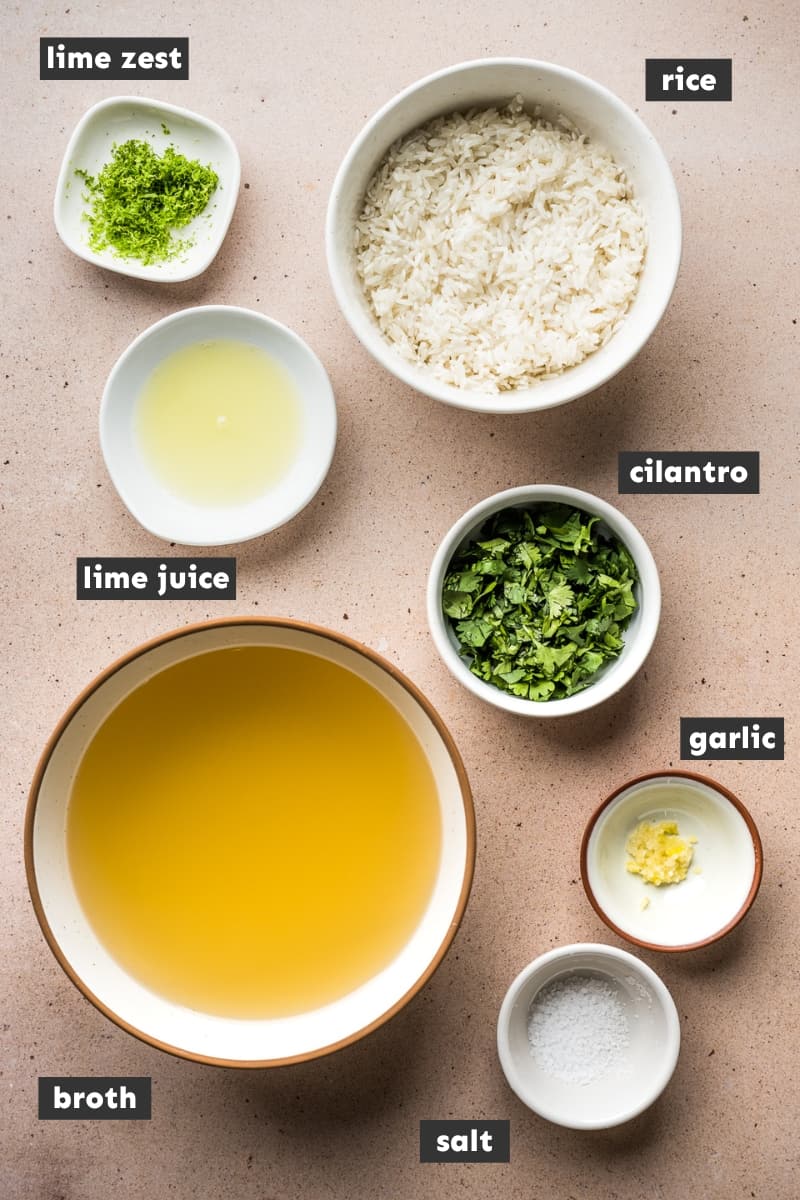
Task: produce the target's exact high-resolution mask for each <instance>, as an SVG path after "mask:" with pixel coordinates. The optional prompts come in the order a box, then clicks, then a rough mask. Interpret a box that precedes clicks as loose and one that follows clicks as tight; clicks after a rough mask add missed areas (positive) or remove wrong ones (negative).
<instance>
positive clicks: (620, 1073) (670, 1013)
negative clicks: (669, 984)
mask: <svg viewBox="0 0 800 1200" xmlns="http://www.w3.org/2000/svg"><path fill="white" fill-rule="evenodd" d="M680 1041H681V1034H680V1023H679V1020H678V1012H677V1009H676V1008H675V1002H674V1001H673V999H672V996H671V995H670V993H669V992H668V990H667V988H666V986H665V984H664V983H662V981H661V980H660V979H659V977H658V975H656V973H655V971H653V970H651V968H650V967H648V966H646V965H645V964H644V963H643V962H641V961H640V960H639V959H638V958H636V957H635V956H634V955H633V954H629V953H628V952H627V951H626V950H618V949H616V947H614V946H603V945H599V944H598V945H595V944H592V943H578V944H576V945H571V946H560V947H558V948H557V949H555V950H550V951H548V952H547V953H546V954H542V955H541V956H540V957H539V958H537V959H535V960H534V961H533V962H532V963H530V964H529V966H527V967H525V969H524V970H523V971H521V972H520V974H519V975H518V976H517V978H516V979H515V980H514V982H513V983H512V985H511V987H510V988H509V989H508V992H507V993H506V998H505V1000H504V1001H503V1004H502V1007H501V1009H500V1017H499V1019H498V1023H497V1049H498V1054H499V1055H500V1064H501V1066H502V1068H503V1071H504V1072H505V1076H506V1079H507V1080H508V1083H509V1085H510V1086H511V1088H512V1089H513V1090H514V1091H515V1092H516V1094H517V1095H518V1096H519V1098H520V1100H521V1101H522V1102H523V1104H526V1105H527V1106H528V1108H531V1109H533V1111H534V1112H535V1113H538V1114H539V1116H541V1117H545V1118H546V1119H547V1120H548V1121H553V1122H554V1123H555V1124H556V1125H565V1126H567V1128H570V1129H610V1128H611V1127H612V1126H614V1125H621V1124H623V1122H625V1121H630V1120H631V1119H632V1118H633V1117H636V1116H638V1115H639V1113H641V1112H643V1111H644V1110H645V1109H646V1108H648V1107H649V1106H650V1105H651V1104H652V1103H653V1101H654V1100H656V1099H657V1097H658V1096H660V1095H661V1093H662V1092H663V1090H664V1088H665V1087H666V1086H667V1084H668V1083H669V1081H670V1079H671V1077H672V1073H673V1071H674V1070H675V1064H676V1063H677V1061H678V1051H679V1049H680Z"/></svg>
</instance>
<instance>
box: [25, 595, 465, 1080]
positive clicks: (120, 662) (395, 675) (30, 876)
mask: <svg viewBox="0 0 800 1200" xmlns="http://www.w3.org/2000/svg"><path fill="white" fill-rule="evenodd" d="M233 626H245V627H247V626H270V627H273V628H280V629H287V628H288V629H294V630H298V631H300V632H302V633H310V634H312V635H313V636H316V637H321V638H325V639H328V640H329V641H332V642H335V643H337V644H338V645H341V646H344V647H345V648H346V649H348V650H351V651H354V652H355V653H356V654H360V655H361V656H362V657H364V658H366V659H368V660H369V661H370V662H372V663H374V664H375V665H376V666H378V667H380V668H382V669H383V670H384V671H385V672H386V673H387V674H388V675H389V676H390V677H391V678H392V679H393V680H394V681H395V682H396V683H399V684H400V686H401V687H403V688H405V690H406V691H407V692H408V693H409V694H410V696H411V697H412V699H414V700H415V701H416V702H417V704H418V705H419V706H420V707H421V708H422V710H423V712H424V713H425V715H426V716H427V717H428V719H429V720H430V721H431V723H432V724H433V726H434V728H435V729H436V732H437V733H438V735H439V737H440V738H441V739H442V742H443V744H444V748H445V750H446V752H447V754H448V757H449V758H450V761H451V762H452V764H453V767H454V770H455V773H456V778H457V780H458V786H459V791H460V794H461V800H462V803H463V806H464V820H465V826H466V852H465V861H464V874H463V878H462V883H461V890H460V893H459V897H458V903H457V905H456V908H455V910H454V912H453V915H452V917H451V919H450V924H449V926H448V929H447V932H446V934H445V936H444V939H443V940H442V942H441V944H440V945H439V948H438V950H437V951H436V953H435V955H434V956H433V958H432V959H431V961H430V962H429V963H428V966H427V967H426V968H425V970H424V971H423V973H422V974H421V975H420V976H419V978H418V979H417V980H416V981H415V982H414V983H413V984H412V986H411V987H410V988H409V989H408V990H407V991H406V992H405V993H404V994H403V995H402V996H401V997H400V998H399V999H398V1000H396V1001H395V1003H394V1004H393V1005H391V1007H390V1008H388V1009H387V1010H386V1011H385V1012H383V1013H381V1014H380V1015H379V1016H378V1017H376V1018H375V1020H373V1021H371V1022H370V1023H369V1024H368V1025H365V1026H363V1027H362V1028H360V1029H357V1030H355V1031H354V1032H353V1033H351V1034H349V1035H348V1036H347V1037H344V1038H341V1039H339V1040H338V1041H336V1042H332V1043H331V1044H330V1045H327V1046H321V1047H318V1048H317V1049H315V1050H312V1051H309V1052H307V1053H303V1054H295V1055H292V1056H290V1057H287V1058H272V1059H259V1060H252V1061H251V1060H242V1059H227V1058H217V1057H214V1056H213V1055H208V1054H201V1053H198V1052H196V1051H190V1050H186V1049H184V1048H183V1047H179V1046H173V1045H171V1044H170V1043H168V1042H164V1041H161V1040H160V1039H159V1038H156V1037H153V1036H152V1035H150V1034H148V1033H146V1032H145V1031H144V1030H142V1029H138V1028H136V1026H134V1025H132V1024H131V1023H130V1022H129V1021H126V1020H124V1019H123V1018H122V1017H120V1016H118V1014H117V1013H115V1012H114V1011H113V1010H112V1009H111V1008H110V1007H109V1006H108V1005H107V1004H105V1003H104V1001H102V1000H101V999H100V998H99V997H98V996H97V995H95V993H94V992H93V991H92V989H91V988H90V987H89V986H88V984H86V983H85V982H84V980H83V979H82V978H81V977H80V976H79V975H78V974H77V972H76V971H75V970H74V969H73V967H72V965H71V963H70V962H69V961H68V959H67V958H66V956H65V955H64V953H63V952H62V950H61V947H60V946H59V944H58V941H57V939H56V937H55V935H54V933H53V931H52V929H51V927H50V923H49V922H48V920H47V916H46V915H45V911H44V905H43V903H42V899H41V896H40V893H39V887H38V883H37V878H36V867H35V863H34V849H33V839H34V823H35V818H36V810H37V806H38V800H39V792H40V788H41V784H42V780H43V778H44V774H45V771H46V770H47V766H48V764H49V762H50V758H51V756H52V754H53V751H54V750H55V748H56V745H57V744H58V742H59V740H60V738H61V735H62V734H63V732H64V730H65V729H66V728H67V726H68V725H69V723H70V722H71V721H72V719H73V718H74V717H75V716H76V715H77V713H78V712H79V711H80V709H81V708H82V707H83V705H84V704H85V703H86V701H87V700H88V699H89V697H90V696H92V695H93V694H94V693H95V692H96V691H97V690H98V689H99V688H100V687H101V686H102V685H103V684H104V683H105V682H106V681H107V680H108V679H109V678H111V676H112V675H115V674H116V673H117V672H118V671H120V670H121V669H122V668H123V667H126V666H127V665H128V664H129V663H131V662H133V661H135V660H136V659H138V658H140V657H142V656H143V655H145V654H147V653H149V652H150V651H151V650H154V649H156V647H158V646H162V645H165V644H166V643H168V642H172V641H178V640H179V639H181V638H184V637H190V636H192V635H194V634H197V633H199V632H203V631H205V630H209V629H220V628H225V627H233ZM23 836H24V850H25V875H26V877H27V882H28V890H29V892H30V897H31V901H32V903H33V908H34V912H35V914H36V918H37V920H38V922H39V925H40V927H41V930H42V933H43V934H44V937H45V940H46V942H47V944H48V946H49V947H50V950H51V951H52V953H53V955H54V956H55V958H56V960H57V962H58V964H59V966H60V967H61V968H62V970H63V971H64V973H65V974H66V975H67V977H68V978H69V979H70V980H71V981H72V983H73V984H74V985H75V987H77V989H78V990H79V991H80V992H81V993H82V994H83V995H84V996H85V998H86V999H87V1000H88V1001H89V1002H90V1003H91V1004H93V1005H94V1007H95V1008H96V1009H97V1010H98V1011H99V1012H101V1013H102V1014H103V1016H105V1017H107V1018H108V1019H109V1020H110V1021H112V1022H113V1023H114V1024H115V1025H117V1026H118V1027H119V1028H120V1029H123V1030H124V1031H125V1032H126V1033H130V1034H132V1035H133V1036H134V1037H135V1038H138V1039H139V1041H142V1042H145V1043H147V1044H148V1045H150V1046H154V1047H155V1048H156V1049H158V1050H164V1051H166V1052H167V1053H168V1054H174V1055H176V1056H177V1057H178V1058H183V1059H188V1060H189V1061H191V1062H196V1063H203V1064H205V1065H208V1066H215V1067H238V1068H252V1069H261V1068H265V1067H281V1066H288V1065H289V1064H292V1063H301V1062H309V1061H311V1060H312V1059H315V1058H321V1057H323V1056H325V1055H327V1054H332V1053H333V1052H334V1051H336V1050H343V1049H345V1047H347V1046H351V1045H353V1044H354V1043H355V1042H357V1041H360V1039H361V1038H363V1037H366V1035H367V1034H369V1033H372V1032H373V1031H374V1030H376V1029H378V1028H380V1026H381V1025H384V1024H385V1023H386V1022H387V1021H388V1020H389V1019H390V1018H391V1017H393V1016H395V1014H396V1013H398V1012H399V1011H400V1010H401V1009H402V1008H404V1007H405V1005H406V1004H408V1003H409V1001H410V1000H412V999H413V998H414V996H416V995H417V993H418V992H419V991H421V989H422V988H423V987H424V986H425V984H426V983H427V982H428V980H429V979H430V978H431V976H432V975H433V974H434V972H435V971H436V970H437V968H438V967H439V965H440V964H441V962H442V960H443V958H444V956H445V954H446V952H447V950H448V949H449V947H450V945H451V943H452V941H453V939H454V937H455V935H456V933H457V932H458V928H459V926H460V924H461V921H462V918H463V916H464V912H465V909H466V906H467V900H468V898H469V893H470V888H471V886H472V879H473V875H474V871H475V854H476V827H475V808H474V804H473V799H472V790H471V788H470V784H469V779H468V777H467V772H466V768H465V766H464V763H463V760H462V758H461V755H460V753H459V751H458V747H457V746H456V744H455V741H454V739H453V736H452V734H451V733H450V731H449V729H448V728H447V726H446V725H445V723H444V721H443V720H442V718H441V716H440V715H439V713H438V712H437V710H436V709H435V708H434V706H433V704H432V703H431V701H430V700H428V699H427V697H426V696H425V695H424V693H423V692H422V691H421V690H420V689H419V688H418V687H417V685H416V684H415V683H413V682H412V681H411V680H410V679H409V678H408V676H407V675H405V674H404V673H403V672H402V671H401V670H400V669H399V667H396V666H395V665H394V664H393V663H391V662H390V661H389V660H388V659H386V658H384V657H383V655H381V654H379V653H378V652H377V651H376V650H373V649H372V647H370V646H366V645H364V644H363V643H361V642H358V641H356V640H355V639H354V638H351V637H348V636H347V635H346V634H343V633H339V632H338V631H336V630H333V629H328V628H326V627H325V626H322V625H315V624H313V623H312V622H310V621H303V620H299V619H295V618H293V617H262V616H258V617H256V616H242V617H218V618H216V619H214V620H209V621H197V622H194V623H193V624H191V625H187V626H185V627H184V628H181V629H173V630H170V631H169V632H168V633H162V634H159V635H158V636H157V637H154V638H149V639H148V640H147V641H145V642H142V643H141V644H140V645H138V646H136V647H134V648H133V649H132V650H129V651H127V652H126V653H125V654H123V655H121V656H120V657H119V658H117V659H115V660H114V661H113V662H112V663H110V664H109V665H108V666H107V667H105V668H104V669H103V670H102V671H100V672H99V674H97V675H96V676H95V678H94V679H93V680H92V681H91V682H90V683H89V684H87V686H86V687H84V688H83V690H82V691H81V692H80V693H79V694H78V696H76V698H75V699H74V700H73V702H72V703H71V704H70V706H69V708H68V709H67V710H66V712H65V713H64V714H63V716H62V717H61V718H60V720H59V721H58V723H57V725H56V727H55V729H54V730H53V732H52V733H51V735H50V737H49V738H48V740H47V743H46V744H45V747H44V749H43V751H42V753H41V755H40V757H39V761H38V763H37V765H36V770H35V772H34V775H33V780H32V782H31V787H30V792H29V794H28V802H27V808H26V812H25V824H24V835H23Z"/></svg>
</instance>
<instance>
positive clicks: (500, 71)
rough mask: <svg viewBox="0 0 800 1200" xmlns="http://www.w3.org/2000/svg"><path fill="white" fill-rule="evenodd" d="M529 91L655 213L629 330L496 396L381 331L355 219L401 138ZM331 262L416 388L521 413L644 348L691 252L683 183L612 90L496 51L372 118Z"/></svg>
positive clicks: (354, 319)
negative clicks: (418, 363) (609, 160)
mask: <svg viewBox="0 0 800 1200" xmlns="http://www.w3.org/2000/svg"><path fill="white" fill-rule="evenodd" d="M515 95H521V96H522V99H523V101H524V103H525V105H526V107H528V108H532V107H533V106H534V105H540V106H541V108H542V110H543V115H544V116H545V117H550V118H555V117H557V116H558V115H559V114H561V113H563V114H565V115H566V116H568V117H569V118H570V119H571V120H572V121H573V122H574V123H575V124H576V125H577V127H578V128H579V129H580V130H581V131H582V132H584V133H587V134H589V135H590V137H592V138H594V139H596V140H597V141H598V142H599V143H600V144H601V145H603V146H604V147H605V148H606V149H608V150H609V151H610V152H611V153H612V154H613V156H614V158H615V159H616V161H617V162H618V163H619V164H620V165H621V166H622V167H623V168H624V169H625V171H626V173H627V175H628V178H629V179H630V181H631V183H632V185H633V188H634V191H635V194H636V198H637V200H638V201H639V203H640V204H641V206H642V208H643V210H644V214H645V218H646V221H647V235H648V248H647V257H646V261H645V265H644V270H643V272H642V276H641V279H640V283H639V289H638V291H637V294H636V297H635V299H634V301H633V304H632V305H631V308H630V310H629V312H628V313H627V315H626V317H625V320H624V322H623V324H622V325H621V327H620V329H619V330H618V331H617V333H615V334H614V336H613V337H612V338H611V339H610V341H609V342H608V343H607V344H606V345H605V346H603V347H602V348H601V349H600V350H598V351H596V352H595V353H594V354H592V355H591V356H590V357H589V358H587V359H585V360H584V362H582V363H580V364H579V365H578V366H575V367H571V368H570V369H569V370H567V371H565V372H564V373H563V374H562V375H559V376H556V377H555V378H553V379H548V380H543V381H542V382H541V383H538V384H537V385H536V387H534V388H529V389H526V390H519V391H516V392H509V393H502V394H500V395H492V394H490V393H483V392H480V391H472V390H468V389H459V388H456V387H452V386H451V385H449V384H445V383H440V382H439V381H437V380H436V379H434V378H433V377H432V376H431V375H430V374H428V373H426V372H425V371H423V370H421V369H420V368H418V367H415V366H414V365H413V364H411V363H409V362H408V361H407V360H406V359H404V358H402V357H401V355H400V354H399V353H398V352H397V351H396V350H395V349H394V348H393V346H392V345H391V343H389V342H388V341H387V340H386V339H385V338H384V336H383V334H382V333H381V331H380V329H379V328H378V325H377V324H376V322H375V319H374V317H373V315H372V313H371V311H370V308H369V305H368V302H367V300H366V298H365V296H364V292H363V289H362V286H361V283H360V281H359V279H358V275H357V272H356V265H355V253H354V247H353V231H354V226H355V222H356V220H357V219H358V216H359V214H360V212H361V207H362V204H363V199H364V194H365V192H366V190H367V187H368V185H369V182H370V180H371V179H372V176H373V175H374V173H375V170H376V169H377V167H378V166H379V164H380V163H381V161H382V160H383V158H384V157H385V156H386V153H387V152H388V150H389V147H390V146H391V145H392V143H393V142H395V141H396V140H397V139H398V138H401V137H403V136H405V135H406V134H408V133H411V132H412V131H413V130H414V129H416V128H418V127H419V126H420V125H424V124H425V123H426V122H427V121H429V120H431V119H432V118H433V117H436V116H440V115H442V114H444V113H449V112H455V111H463V110H465V109H468V108H471V107H476V106H477V107H488V106H489V105H493V104H497V103H500V104H505V103H507V102H508V101H509V100H510V99H511V98H512V97H513V96H515ZM326 242H327V254H328V270H329V272H330V277H331V282H332V284H333V290H334V292H335V294H336V299H337V300H338V302H339V306H340V308H341V310H342V313H343V314H344V316H345V318H346V319H347V321H348V323H349V325H350V327H351V329H352V330H353V332H354V333H355V335H356V337H357V338H358V339H359V340H360V341H361V342H362V344H363V345H364V346H365V348H366V349H367V350H368V351H369V352H370V354H372V355H373V357H374V358H376V359H377V360H378V362H379V363H381V364H382V365H383V366H384V367H385V368H386V369H387V370H388V371H391V372H392V374H394V375H396V376H397V378H398V379H401V380H403V382H404V383H407V384H408V385H409V386H410V387H413V388H416V390H417V391H419V392H423V393H424V394H425V395H427V396H432V397H433V398H434V399H436V400H441V401H443V402H444V403H445V404H452V405H455V406H456V407H459V408H469V409H474V410H476V411H480V412H492V413H520V412H532V411H534V410H535V409H541V408H552V407H553V406H555V405H557V404H565V403H566V402H567V401H569V400H574V399H576V398H577V397H578V396H582V395H584V394H585V393H586V392H590V391H592V390H593V389H594V388H597V387H599V386H600V385H601V384H603V383H605V382H606V381H607V380H609V379H611V377H612V376H613V375H616V373H617V372H618V371H620V370H621V369H622V368H623V367H624V366H625V365H626V364H627V363H628V362H630V360H631V359H632V358H633V357H634V355H635V354H638V352H639V351H640V350H641V348H642V346H644V344H645V342H646V341H647V339H648V338H649V337H650V335H651V334H652V332H653V330H654V329H655V328H656V326H657V324H658V322H659V321H660V319H661V317H662V315H663V313H664V310H665V308H666V307H667V304H668V302H669V299H670V296H671V295H672V289H673V287H674V285H675V279H676V277H677V273H678V265H679V262H680V254H681V217H680V206H679V203H678V196H677V192H676V190H675V183H674V181H673V178H672V174H671V172H670V169H669V166H668V164H667V161H666V159H665V158H664V155H663V153H662V151H661V149H660V148H659V146H658V143H657V142H656V140H655V138H654V137H653V135H652V134H651V133H650V131H649V130H648V129H647V127H646V126H645V125H644V123H643V122H642V121H641V120H640V118H639V117H637V116H636V114H635V113H634V112H632V111H631V109H629V108H628V107H627V105H625V104H623V103H622V101H621V100H619V99H618V98H617V97H616V96H615V95H613V93H612V92H609V91H608V90H607V89H606V88H604V87H602V86H601V85H600V84H598V83H594V82H593V81H592V80H591V79H587V78H586V77H585V76H583V75H578V74H577V73H576V72H575V71H570V70H568V69H567V68H566V67H559V66H555V65H554V64H552V63H544V62H535V61H530V60H527V59H519V58H490V59H482V60H479V61H477V62H467V63H459V64H458V65H457V66H453V67H447V68H445V69H444V70H442V71H437V72H436V74H434V75H429V76H427V77H426V78H425V79H421V80H420V81H419V82H418V83H415V84H412V85H411V87H408V88H406V89H405V91H403V92H401V93H400V94H399V95H398V96H395V98H394V99H393V100H390V101H389V103H388V104H385V105H384V106H383V108H381V109H380V111H379V112H377V113H376V114H375V116H374V117H372V118H371V119H370V120H369V121H368V122H367V124H366V125H365V126H364V128H363V129H362V131H361V133H360V134H359V135H358V137H357V138H356V140H355V141H354V142H353V145H352V146H351V147H350V149H349V150H348V152H347V154H346V156H345V158H344V161H343V162H342V165H341V167H340V168H339V171H338V174H337V175H336V179H335V180H334V184H333V188H332V190H331V195H330V200H329V203H328V215H327V224H326Z"/></svg>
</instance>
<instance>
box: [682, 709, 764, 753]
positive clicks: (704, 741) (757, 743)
mask: <svg viewBox="0 0 800 1200" xmlns="http://www.w3.org/2000/svg"><path fill="white" fill-rule="evenodd" d="M681 758H693V759H700V758H704V759H711V758H735V759H737V760H740V759H745V758H777V759H782V758H783V717H681Z"/></svg>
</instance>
